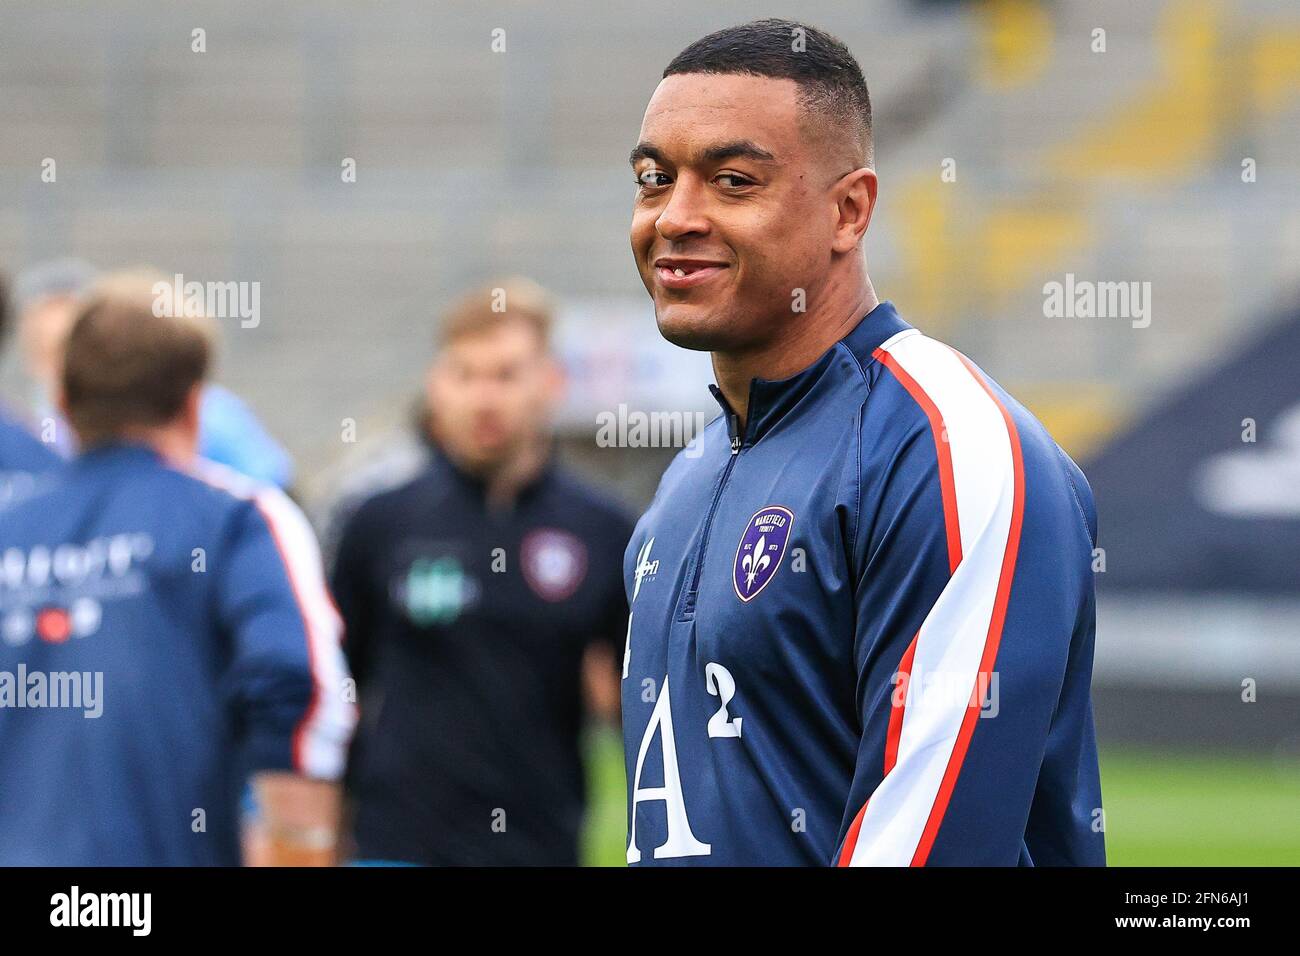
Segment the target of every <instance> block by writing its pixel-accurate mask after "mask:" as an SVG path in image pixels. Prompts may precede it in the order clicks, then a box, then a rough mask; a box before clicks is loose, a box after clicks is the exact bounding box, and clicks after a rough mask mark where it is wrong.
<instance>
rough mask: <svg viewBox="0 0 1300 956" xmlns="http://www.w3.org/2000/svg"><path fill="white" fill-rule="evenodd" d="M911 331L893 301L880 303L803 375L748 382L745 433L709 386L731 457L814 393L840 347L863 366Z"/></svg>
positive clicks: (714, 388) (719, 391)
mask: <svg viewBox="0 0 1300 956" xmlns="http://www.w3.org/2000/svg"><path fill="white" fill-rule="evenodd" d="M908 328H911V326H909V325H908V324H907V323H906V322H904V321H903V320H902V319H901V318H899V315H898V311H897V310H896V309H895V308H894V304H893V303H892V302H881V303H880V304H878V305H877V306H876V307H875V308H874V309H872V310H871V311H870V312H868V313H867V314H866V315H865V316H863V318H862V320H861V321H860V322H859V323H858V324H857V325H856V326H855V327H854V328H853V329H852V330H851V331H850V332H849V333H848V334H847V335H846V336H844V338H842V339H840V341H839V342H836V343H835V344H834V345H832V346H831V347H830V348H829V349H827V350H826V351H825V352H823V353H822V355H821V357H820V358H818V359H817V361H815V362H813V363H812V364H811V365H809V366H808V367H807V368H806V369H804V370H803V371H801V372H796V373H795V374H794V375H791V376H790V377H789V378H783V379H767V378H752V379H750V380H749V415H748V418H747V420H746V422H745V427H744V429H743V430H742V429H741V427H740V419H739V417H738V416H737V415H736V413H735V411H733V410H732V408H731V405H730V404H729V403H728V402H727V399H726V397H725V396H724V395H723V394H722V389H720V388H718V386H717V385H715V384H712V383H710V385H709V391H710V392H712V393H713V397H714V398H715V399H716V400H717V402H718V405H719V406H721V408H722V414H723V416H724V417H725V418H726V421H727V434H728V436H730V438H731V451H732V454H735V453H736V452H738V451H740V449H741V448H743V447H746V446H747V445H753V444H755V443H756V442H759V441H761V440H762V438H763V436H764V435H765V434H767V433H768V432H769V431H771V430H772V428H773V427H775V426H776V424H777V423H778V422H780V421H781V419H783V418H784V417H785V416H786V415H787V414H788V413H789V412H790V411H791V410H792V409H793V408H794V407H795V406H797V405H798V404H799V402H800V401H801V400H802V399H803V397H804V396H805V395H807V394H808V392H810V391H811V390H812V388H813V387H814V386H815V385H816V384H817V382H818V381H819V380H820V379H821V377H822V376H823V375H825V374H826V373H827V371H829V370H830V368H831V367H832V365H834V364H835V361H836V357H837V355H841V356H842V355H843V352H842V350H841V349H840V346H841V345H844V346H847V348H848V350H849V352H850V353H852V354H853V355H854V356H855V357H856V358H857V359H858V362H859V363H860V364H861V365H864V366H865V365H866V364H867V363H868V362H869V361H870V360H871V352H872V350H873V349H875V347H876V346H878V345H879V344H880V343H881V342H884V341H885V340H886V339H888V338H889V337H890V336H892V335H895V334H896V333H898V332H901V331H903V330H904V329H908Z"/></svg>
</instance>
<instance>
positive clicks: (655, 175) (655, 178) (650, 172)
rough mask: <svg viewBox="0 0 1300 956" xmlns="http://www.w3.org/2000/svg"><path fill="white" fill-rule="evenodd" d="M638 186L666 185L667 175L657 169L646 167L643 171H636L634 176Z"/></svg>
mask: <svg viewBox="0 0 1300 956" xmlns="http://www.w3.org/2000/svg"><path fill="white" fill-rule="evenodd" d="M636 184H637V185H638V186H647V187H650V188H654V187H657V186H667V185H668V176H667V175H666V174H665V173H663V172H662V171H661V170H658V169H647V170H646V171H645V172H642V173H638V174H637V177H636Z"/></svg>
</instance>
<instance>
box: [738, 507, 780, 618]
mask: <svg viewBox="0 0 1300 956" xmlns="http://www.w3.org/2000/svg"><path fill="white" fill-rule="evenodd" d="M793 526H794V513H793V512H792V511H791V510H790V509H789V508H783V507H781V506H780V505H769V506H768V507H766V508H761V509H759V510H758V511H756V512H755V513H754V517H752V518H750V519H749V524H748V525H746V526H745V533H744V534H743V535H741V538H740V544H739V545H738V546H737V548H736V563H735V566H734V567H733V568H732V573H731V580H732V584H734V585H735V588H736V597H738V598H740V599H741V600H742V601H745V602H749V601H752V600H754V598H756V597H758V592H759V591H761V590H763V588H765V587H767V584H768V582H769V581H771V580H772V577H773V576H774V575H775V574H776V569H777V568H779V567H780V566H781V559H782V558H783V557H785V546H786V544H787V543H788V542H789V540H790V529H791V528H792V527H793Z"/></svg>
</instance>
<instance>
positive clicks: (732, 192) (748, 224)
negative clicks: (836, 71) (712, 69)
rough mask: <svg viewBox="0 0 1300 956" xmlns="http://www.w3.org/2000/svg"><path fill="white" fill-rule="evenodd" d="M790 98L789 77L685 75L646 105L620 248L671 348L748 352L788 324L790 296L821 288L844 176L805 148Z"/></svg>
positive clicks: (793, 96) (666, 83)
mask: <svg viewBox="0 0 1300 956" xmlns="http://www.w3.org/2000/svg"><path fill="white" fill-rule="evenodd" d="M797 93H798V87H797V86H796V84H795V83H794V81H793V80H784V79H772V78H770V77H758V76H742V75H737V76H732V75H721V76H715V75H710V74H696V73H688V74H680V75H675V76H669V77H666V78H664V80H663V81H662V82H661V83H660V84H659V87H658V89H656V90H655V93H654V96H653V97H651V99H650V105H649V106H648V107H647V108H646V113H645V119H644V120H643V121H642V123H641V139H640V143H639V144H638V146H637V148H636V149H635V150H634V151H633V157H632V158H633V172H634V174H635V176H636V179H637V194H636V201H635V206H634V209H633V213H632V231H631V240H632V251H633V254H634V255H635V257H636V261H637V268H638V270H639V271H640V273H641V281H642V282H643V283H644V284H645V287H646V291H648V292H649V293H650V296H651V297H652V298H653V299H654V304H655V315H656V317H657V319H658V324H659V331H660V332H661V333H662V334H663V336H664V338H666V339H668V341H670V342H672V343H674V344H675V345H680V346H682V347H684V348H690V349H700V350H707V351H730V352H745V351H749V350H754V349H760V348H762V347H763V346H765V345H766V344H768V343H769V342H770V341H771V340H772V339H773V338H774V337H775V336H776V335H778V334H779V333H780V331H781V329H782V328H783V326H785V324H786V323H789V322H791V321H793V320H795V319H797V318H798V312H797V311H796V310H795V308H794V305H795V303H796V300H795V298H794V297H795V293H796V290H800V289H801V290H803V292H804V295H805V296H806V297H808V298H809V299H811V298H812V297H813V295H814V294H815V291H816V289H817V288H818V287H819V284H820V283H822V282H824V281H825V276H826V273H827V271H828V269H829V267H830V261H831V255H832V250H831V241H832V238H833V234H834V227H835V223H836V219H837V211H836V202H835V199H834V197H833V195H832V193H831V187H832V186H833V185H834V183H835V181H836V180H837V179H838V178H839V175H841V174H843V173H846V172H848V168H847V167H846V168H845V169H842V170H838V171H837V170H834V169H831V168H830V164H831V163H833V162H834V160H828V159H827V158H825V154H824V149H823V150H818V148H817V144H816V143H815V142H812V141H810V140H809V138H808V135H807V128H806V123H807V121H806V119H805V118H804V116H803V114H802V111H801V109H800V107H799V105H798V102H797ZM823 145H824V144H823ZM815 154H819V155H815Z"/></svg>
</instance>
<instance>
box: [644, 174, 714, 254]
mask: <svg viewBox="0 0 1300 956" xmlns="http://www.w3.org/2000/svg"><path fill="white" fill-rule="evenodd" d="M704 200H705V194H704V184H703V183H701V182H699V181H698V180H696V179H695V178H694V177H690V176H684V177H682V178H681V179H678V180H677V182H676V183H674V184H673V188H672V192H671V194H669V196H668V204H667V205H666V206H664V209H663V212H661V213H660V214H659V218H658V219H657V220H655V230H656V231H657V232H658V233H659V235H661V236H663V237H664V238H665V239H668V240H670V241H676V240H678V239H681V238H683V237H684V236H690V235H696V234H700V235H702V234H704V233H707V232H708V231H709V220H708V217H707V216H706V215H705V211H704Z"/></svg>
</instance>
